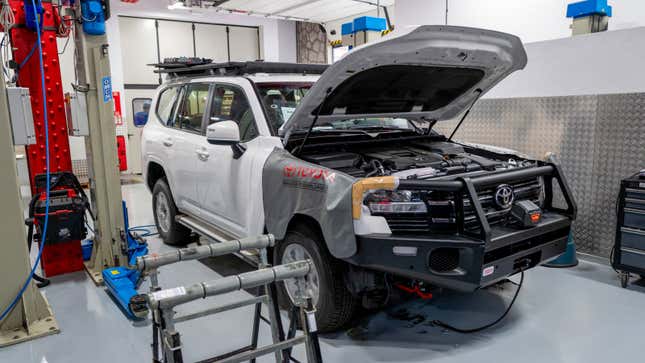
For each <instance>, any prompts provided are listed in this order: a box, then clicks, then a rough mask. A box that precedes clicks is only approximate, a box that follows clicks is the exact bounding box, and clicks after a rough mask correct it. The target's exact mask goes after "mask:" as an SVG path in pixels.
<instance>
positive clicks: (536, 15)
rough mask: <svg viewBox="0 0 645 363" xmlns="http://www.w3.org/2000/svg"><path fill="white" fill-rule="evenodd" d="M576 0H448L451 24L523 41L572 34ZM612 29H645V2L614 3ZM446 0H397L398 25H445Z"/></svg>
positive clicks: (622, 1) (610, 21)
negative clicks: (571, 5) (571, 12)
mask: <svg viewBox="0 0 645 363" xmlns="http://www.w3.org/2000/svg"><path fill="white" fill-rule="evenodd" d="M571 2H573V0H521V1H520V0H485V1H483V0H448V25H461V26H470V27H477V28H485V29H494V30H499V31H503V32H507V33H512V34H515V35H517V36H519V37H520V38H521V39H522V41H523V42H525V43H529V42H536V41H542V40H549V39H557V38H565V37H569V36H570V35H571V30H570V29H569V25H570V24H571V19H570V18H566V9H567V4H569V3H571ZM609 4H610V5H612V6H613V17H611V18H610V19H609V30H618V29H626V28H634V27H638V26H645V1H643V0H611V1H610V2H609ZM445 11H446V1H445V0H396V3H395V12H396V20H397V22H396V23H395V24H396V25H397V26H406V25H421V24H445Z"/></svg>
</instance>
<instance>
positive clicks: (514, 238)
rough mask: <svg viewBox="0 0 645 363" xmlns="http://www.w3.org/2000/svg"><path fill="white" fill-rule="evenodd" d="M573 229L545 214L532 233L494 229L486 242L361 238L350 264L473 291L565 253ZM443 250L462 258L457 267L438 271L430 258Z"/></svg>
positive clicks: (563, 219)
mask: <svg viewBox="0 0 645 363" xmlns="http://www.w3.org/2000/svg"><path fill="white" fill-rule="evenodd" d="M570 229H571V219H570V218H569V217H567V216H564V215H562V214H559V213H555V212H546V213H544V214H543V218H542V221H541V222H540V224H538V225H537V226H535V227H532V228H529V229H521V230H518V229H511V228H505V227H492V228H491V230H490V232H491V233H490V239H489V241H488V242H485V241H482V240H479V239H475V238H469V237H464V236H461V235H449V236H448V235H446V236H433V235H421V236H399V235H379V234H372V235H364V236H357V237H356V238H357V243H358V251H357V253H356V254H355V255H354V256H352V257H351V258H349V259H348V262H350V263H352V264H354V265H357V266H361V267H364V268H367V269H371V270H376V271H382V272H387V273H390V274H393V275H396V276H400V277H405V278H410V279H416V280H422V281H426V282H428V283H430V284H432V285H436V286H440V287H445V288H449V289H452V290H458V291H474V290H476V289H478V288H480V287H484V286H487V285H491V284H494V283H496V282H498V281H500V280H503V279H505V278H507V277H508V276H511V275H513V274H515V273H518V272H519V271H520V270H526V269H529V268H532V267H534V266H537V265H539V264H541V263H544V262H547V261H549V260H551V259H553V258H556V257H557V256H559V255H561V254H562V253H564V252H565V250H566V245H567V238H568V236H569V231H570ZM412 251H415V252H414V253H412ZM444 252H447V253H449V254H451V255H452V256H455V255H457V256H458V259H457V262H456V267H455V268H453V269H450V270H442V271H437V270H435V269H433V267H432V263H431V256H432V254H433V253H444ZM452 261H453V262H454V260H452Z"/></svg>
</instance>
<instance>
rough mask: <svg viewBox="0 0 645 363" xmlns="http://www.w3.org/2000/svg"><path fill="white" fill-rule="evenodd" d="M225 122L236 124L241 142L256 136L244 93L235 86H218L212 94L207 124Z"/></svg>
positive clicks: (255, 128) (252, 117)
mask: <svg viewBox="0 0 645 363" xmlns="http://www.w3.org/2000/svg"><path fill="white" fill-rule="evenodd" d="M226 120H231V121H235V122H236V123H237V125H238V126H239V128H240V140H241V141H242V142H245V141H249V140H252V139H254V138H255V137H256V136H258V129H257V127H256V125H255V117H254V116H253V110H251V105H250V104H249V100H248V99H247V98H246V95H245V94H244V91H243V90H242V89H241V88H239V87H235V86H226V85H218V86H216V87H215V90H214V92H213V99H212V101H211V112H210V117H209V119H208V124H209V125H210V124H212V123H215V122H219V121H226Z"/></svg>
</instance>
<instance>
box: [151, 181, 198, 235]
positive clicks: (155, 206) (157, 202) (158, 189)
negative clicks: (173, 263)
mask: <svg viewBox="0 0 645 363" xmlns="http://www.w3.org/2000/svg"><path fill="white" fill-rule="evenodd" d="M152 211H153V213H152V214H154V216H155V225H156V226H157V231H158V232H159V236H161V238H162V239H163V242H164V243H165V244H168V245H171V246H185V245H186V244H188V242H190V229H188V228H186V227H185V226H182V225H181V224H179V223H177V222H176V221H175V217H176V216H177V206H176V205H175V200H174V199H173V198H172V193H171V192H170V187H169V186H168V183H167V182H166V180H165V179H163V178H162V179H159V180H157V182H156V183H155V186H154V188H152Z"/></svg>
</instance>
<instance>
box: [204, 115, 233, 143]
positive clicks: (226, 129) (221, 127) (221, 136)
mask: <svg viewBox="0 0 645 363" xmlns="http://www.w3.org/2000/svg"><path fill="white" fill-rule="evenodd" d="M206 140H207V141H208V143H209V144H213V145H235V144H239V142H240V128H239V127H238V126H237V123H235V121H230V120H228V121H220V122H215V123H214V124H210V125H208V127H207V128H206Z"/></svg>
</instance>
